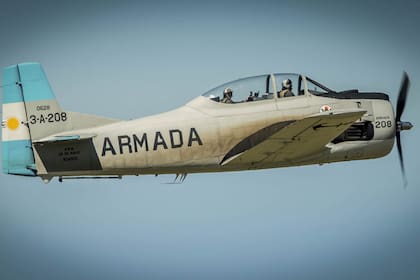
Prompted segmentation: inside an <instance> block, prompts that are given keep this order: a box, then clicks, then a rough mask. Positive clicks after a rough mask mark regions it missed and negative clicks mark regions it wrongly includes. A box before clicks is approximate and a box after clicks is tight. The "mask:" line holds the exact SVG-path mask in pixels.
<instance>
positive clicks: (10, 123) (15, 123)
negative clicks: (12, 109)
mask: <svg viewBox="0 0 420 280" xmlns="http://www.w3.org/2000/svg"><path fill="white" fill-rule="evenodd" d="M19 125H20V122H19V120H18V119H17V118H15V117H11V118H9V119H8V120H7V122H6V126H7V127H8V128H9V129H11V130H15V129H17V128H18V127H19Z"/></svg>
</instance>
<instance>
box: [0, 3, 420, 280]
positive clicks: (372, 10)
mask: <svg viewBox="0 0 420 280" xmlns="http://www.w3.org/2000/svg"><path fill="white" fill-rule="evenodd" d="M12 2H13V3H3V4H1V6H0V67H6V66H8V65H11V64H15V63H19V62H29V61H36V62H40V63H42V65H43V67H44V70H45V72H46V74H47V76H48V79H49V81H50V84H51V86H52V88H53V90H54V92H55V94H56V96H57V98H58V100H59V102H60V103H61V105H62V107H64V108H66V109H68V110H70V111H80V112H85V113H91V114H97V115H103V116H108V117H114V118H121V119H132V118H137V117H142V116H146V115H149V114H154V113H158V112H162V111H166V110H170V109H173V108H176V107H178V106H181V105H183V104H184V103H186V102H188V101H189V100H190V99H193V98H195V97H196V96H198V95H200V94H202V93H204V92H206V91H207V90H209V89H211V88H213V87H215V86H218V85H219V84H222V83H224V82H227V81H230V80H234V79H237V78H241V77H246V76H253V75H258V74H264V73H270V72H297V73H303V74H306V75H307V76H310V77H312V78H314V79H315V80H318V81H319V82H321V83H323V84H325V85H326V86H328V87H330V88H333V89H336V90H344V89H350V88H359V89H361V90H364V91H379V92H386V93H388V94H389V95H390V98H391V100H392V101H393V102H394V104H395V101H396V98H397V94H398V90H399V86H400V82H401V76H402V72H403V71H404V70H406V71H407V72H408V73H409V75H410V77H411V82H412V83H411V91H410V96H409V99H408V103H407V106H406V111H405V113H404V115H403V119H405V120H409V121H411V122H412V123H414V125H415V126H416V127H415V128H414V129H413V130H411V131H409V132H404V133H403V148H404V155H405V160H406V173H407V178H408V182H409V186H408V188H407V189H404V188H403V186H402V179H401V174H400V167H399V163H398V155H397V152H396V149H394V150H393V151H392V153H391V154H390V155H388V156H387V157H385V158H381V159H376V160H368V161H353V162H346V163H337V164H328V165H324V166H308V167H295V168H282V169H272V170H262V171H252V172H234V173H222V174H193V175H189V176H188V177H187V179H186V181H185V182H184V183H183V184H181V185H168V184H165V183H167V182H171V181H172V180H173V179H174V176H159V177H157V178H155V177H153V176H139V177H125V178H124V179H123V180H115V181H111V180H110V181H90V180H82V181H65V182H64V183H59V182H57V180H54V181H52V182H51V183H50V184H48V185H45V184H43V183H42V181H41V180H40V179H38V178H22V177H15V176H8V175H4V174H2V175H0V278H1V279H381V280H383V279H407V280H410V279H413V280H414V279H420V203H419V201H420V176H419V164H420V161H419V148H418V143H420V133H419V130H418V125H420V112H419V110H418V106H416V105H418V104H420V97H419V94H420V66H419V62H418V61H419V58H420V55H419V50H420V36H419V35H418V34H419V32H418V27H419V26H420V19H419V16H418V15H419V13H420V4H418V3H419V2H418V1H346V2H343V3H341V2H340V1H321V2H320V1H318V2H315V1H311V2H310V3H305V1H237V2H225V1H223V3H222V2H217V1H209V2H207V3H201V2H199V1H172V2H171V1H167V2H163V1H151V2H150V3H147V2H144V1H143V2H142V1H132V2H127V1H115V2H112V1H63V3H60V1H12Z"/></svg>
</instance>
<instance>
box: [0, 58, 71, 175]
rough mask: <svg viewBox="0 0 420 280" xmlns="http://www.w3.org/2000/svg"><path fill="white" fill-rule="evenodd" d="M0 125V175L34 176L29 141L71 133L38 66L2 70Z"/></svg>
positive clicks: (31, 148) (28, 65)
mask: <svg viewBox="0 0 420 280" xmlns="http://www.w3.org/2000/svg"><path fill="white" fill-rule="evenodd" d="M1 124H2V167H3V172H4V173H8V174H15V175H26V176H36V167H35V160H34V153H33V146H32V141H36V140H39V139H41V138H43V137H46V136H48V135H51V134H54V133H59V132H62V131H66V130H70V129H71V123H70V119H69V116H67V113H66V112H64V111H62V109H61V107H60V105H59V104H58V103H57V101H56V99H55V96H54V93H53V91H52V90H51V87H50V85H49V83H48V81H47V78H46V76H45V73H44V71H43V69H42V67H41V65H40V64H39V63H22V64H17V65H12V66H9V67H6V68H4V69H3V116H2V123H1Z"/></svg>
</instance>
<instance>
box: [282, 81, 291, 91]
mask: <svg viewBox="0 0 420 280" xmlns="http://www.w3.org/2000/svg"><path fill="white" fill-rule="evenodd" d="M281 85H282V87H283V89H292V81H291V80H290V79H286V80H283V82H282V83H281Z"/></svg>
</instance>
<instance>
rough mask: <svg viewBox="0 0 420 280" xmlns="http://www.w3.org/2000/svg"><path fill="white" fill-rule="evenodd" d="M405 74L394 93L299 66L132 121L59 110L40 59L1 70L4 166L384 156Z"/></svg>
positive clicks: (151, 167)
mask: <svg viewBox="0 0 420 280" xmlns="http://www.w3.org/2000/svg"><path fill="white" fill-rule="evenodd" d="M409 83H410V81H409V77H408V75H407V74H406V73H405V72H404V74H403V79H402V84H401V88H400V92H399V96H398V102H397V106H396V114H394V110H393V106H392V104H391V102H390V100H389V96H388V95H387V94H385V93H380V92H360V91H359V90H357V89H351V90H346V91H335V90H332V89H330V88H328V87H326V86H324V85H322V84H321V83H319V82H317V81H315V80H313V79H311V78H309V77H306V76H305V75H302V74H293V73H277V74H264V75H259V76H254V77H248V78H243V79H239V80H235V81H231V82H228V83H225V84H223V85H220V86H217V87H215V88H213V89H211V90H209V91H208V92H206V93H204V94H203V95H201V96H198V97H197V98H195V99H193V100H191V101H190V102H188V103H186V104H185V105H184V106H181V107H179V108H177V109H175V110H172V111H168V112H164V113H161V114H157V115H153V116H148V117H143V118H140V119H135V120H117V119H111V118H105V117H100V116H94V115H88V114H83V113H78V112H70V111H66V110H63V109H62V108H61V106H60V105H59V103H58V102H57V100H56V98H55V95H54V93H53V91H52V89H51V87H50V84H49V83H48V80H47V77H46V75H45V72H44V70H43V68H42V66H41V64H39V63H20V64H15V65H11V66H8V67H6V68H4V69H3V85H2V91H3V100H2V111H3V114H2V123H1V124H2V169H3V172H4V173H6V174H12V175H21V176H32V177H36V176H37V177H40V178H41V179H42V180H43V181H44V182H45V183H48V182H50V180H51V179H53V178H54V177H58V179H59V181H60V182H62V180H63V179H83V178H95V179H96V178H122V176H125V175H145V174H153V175H159V174H176V179H175V180H181V181H183V180H184V179H185V177H186V175H187V174H189V173H201V172H226V171H242V170H256V169H266V168H278V167H288V166H302V165H311V164H319V165H322V164H325V163H333V162H341V161H350V160H361V159H373V158H379V157H383V156H385V155H387V154H388V153H390V151H391V150H392V148H393V146H394V139H396V142H397V149H398V154H399V159H400V165H401V170H402V174H403V178H404V185H406V184H407V181H406V177H405V171H404V161H403V154H402V147H401V136H400V133H401V132H402V131H404V130H409V129H411V128H412V127H413V125H412V124H411V123H410V122H405V121H401V116H402V114H403V111H404V107H405V103H406V99H407V94H408V89H409Z"/></svg>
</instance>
